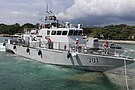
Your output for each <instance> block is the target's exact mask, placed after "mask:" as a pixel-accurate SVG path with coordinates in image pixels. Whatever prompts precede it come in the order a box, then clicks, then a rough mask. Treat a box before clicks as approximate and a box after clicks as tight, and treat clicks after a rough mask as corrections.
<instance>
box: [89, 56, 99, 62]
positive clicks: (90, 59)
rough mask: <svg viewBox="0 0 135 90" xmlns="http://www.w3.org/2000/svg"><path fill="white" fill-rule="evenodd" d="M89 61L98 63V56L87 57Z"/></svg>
mask: <svg viewBox="0 0 135 90" xmlns="http://www.w3.org/2000/svg"><path fill="white" fill-rule="evenodd" d="M87 60H88V61H89V63H98V58H96V57H87Z"/></svg>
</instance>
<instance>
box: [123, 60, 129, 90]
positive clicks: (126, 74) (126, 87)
mask: <svg viewBox="0 0 135 90" xmlns="http://www.w3.org/2000/svg"><path fill="white" fill-rule="evenodd" d="M124 67H125V82H126V88H127V90H129V86H128V80H127V65H126V58H125V59H124Z"/></svg>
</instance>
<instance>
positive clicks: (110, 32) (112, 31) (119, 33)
mask: <svg viewBox="0 0 135 90" xmlns="http://www.w3.org/2000/svg"><path fill="white" fill-rule="evenodd" d="M83 29H84V33H85V34H87V35H88V36H89V37H95V38H99V39H108V40H135V26H128V25H126V24H120V25H107V26H104V27H87V28H83Z"/></svg>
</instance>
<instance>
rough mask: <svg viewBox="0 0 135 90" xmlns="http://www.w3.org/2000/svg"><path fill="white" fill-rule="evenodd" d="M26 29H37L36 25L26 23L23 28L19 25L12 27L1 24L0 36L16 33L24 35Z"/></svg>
mask: <svg viewBox="0 0 135 90" xmlns="http://www.w3.org/2000/svg"><path fill="white" fill-rule="evenodd" d="M24 28H26V29H27V28H36V25H33V24H30V23H26V24H24V25H22V26H21V25H20V24H18V23H16V24H12V25H6V24H0V34H9V35H13V34H16V33H23V32H24Z"/></svg>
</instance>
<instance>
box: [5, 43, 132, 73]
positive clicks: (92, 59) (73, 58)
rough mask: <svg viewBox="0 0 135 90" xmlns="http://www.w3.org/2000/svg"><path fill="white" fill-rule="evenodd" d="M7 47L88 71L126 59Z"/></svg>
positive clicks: (121, 63) (127, 62)
mask: <svg viewBox="0 0 135 90" xmlns="http://www.w3.org/2000/svg"><path fill="white" fill-rule="evenodd" d="M5 48H6V51H10V52H13V53H15V54H17V55H19V56H23V57H26V58H30V59H34V60H37V61H40V62H43V63H46V64H54V65H60V66H67V67H73V68H77V69H83V70H88V71H101V72H103V71H107V70H111V69H114V68H117V67H120V66H123V65H124V59H123V58H119V57H108V56H101V55H94V54H84V53H76V52H70V55H69V52H68V51H62V50H54V49H46V48H28V47H22V46H17V45H16V46H15V45H12V44H6V47H5ZM68 56H69V57H68ZM131 63H133V61H132V59H126V64H131Z"/></svg>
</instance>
